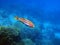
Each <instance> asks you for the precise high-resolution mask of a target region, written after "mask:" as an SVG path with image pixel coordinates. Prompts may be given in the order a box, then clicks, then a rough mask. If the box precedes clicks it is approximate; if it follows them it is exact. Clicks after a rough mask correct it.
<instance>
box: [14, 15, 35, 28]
mask: <svg viewBox="0 0 60 45" xmlns="http://www.w3.org/2000/svg"><path fill="white" fill-rule="evenodd" d="M15 19H16V20H19V21H20V22H22V23H23V24H25V25H27V26H29V27H31V28H34V27H35V26H34V24H33V23H32V22H31V21H30V20H28V19H25V18H19V17H17V16H16V17H15Z"/></svg>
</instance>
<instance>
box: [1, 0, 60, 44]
mask: <svg viewBox="0 0 60 45" xmlns="http://www.w3.org/2000/svg"><path fill="white" fill-rule="evenodd" d="M15 16H18V17H23V18H27V19H29V20H31V21H32V22H33V23H34V24H35V28H33V29H31V28H29V27H28V26H26V25H24V24H22V23H20V22H18V21H17V20H15V19H14V17H15ZM0 25H4V26H11V25H14V26H16V27H18V28H20V27H21V28H20V29H21V30H22V29H23V30H22V31H21V37H22V39H25V38H27V39H28V40H29V39H31V40H32V41H33V44H31V43H32V42H30V43H29V44H26V45H60V0H0ZM24 32H25V33H24ZM28 32H29V33H28ZM29 35H30V36H29ZM28 40H27V41H28ZM25 41H26V40H25Z"/></svg>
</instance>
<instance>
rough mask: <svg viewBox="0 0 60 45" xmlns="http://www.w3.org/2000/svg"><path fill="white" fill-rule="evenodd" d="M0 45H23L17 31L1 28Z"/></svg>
mask: <svg viewBox="0 0 60 45" xmlns="http://www.w3.org/2000/svg"><path fill="white" fill-rule="evenodd" d="M16 34H17V35H16ZM0 45H24V42H23V41H22V39H21V37H20V33H19V32H18V31H17V29H14V28H10V27H3V26H1V27H0Z"/></svg>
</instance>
